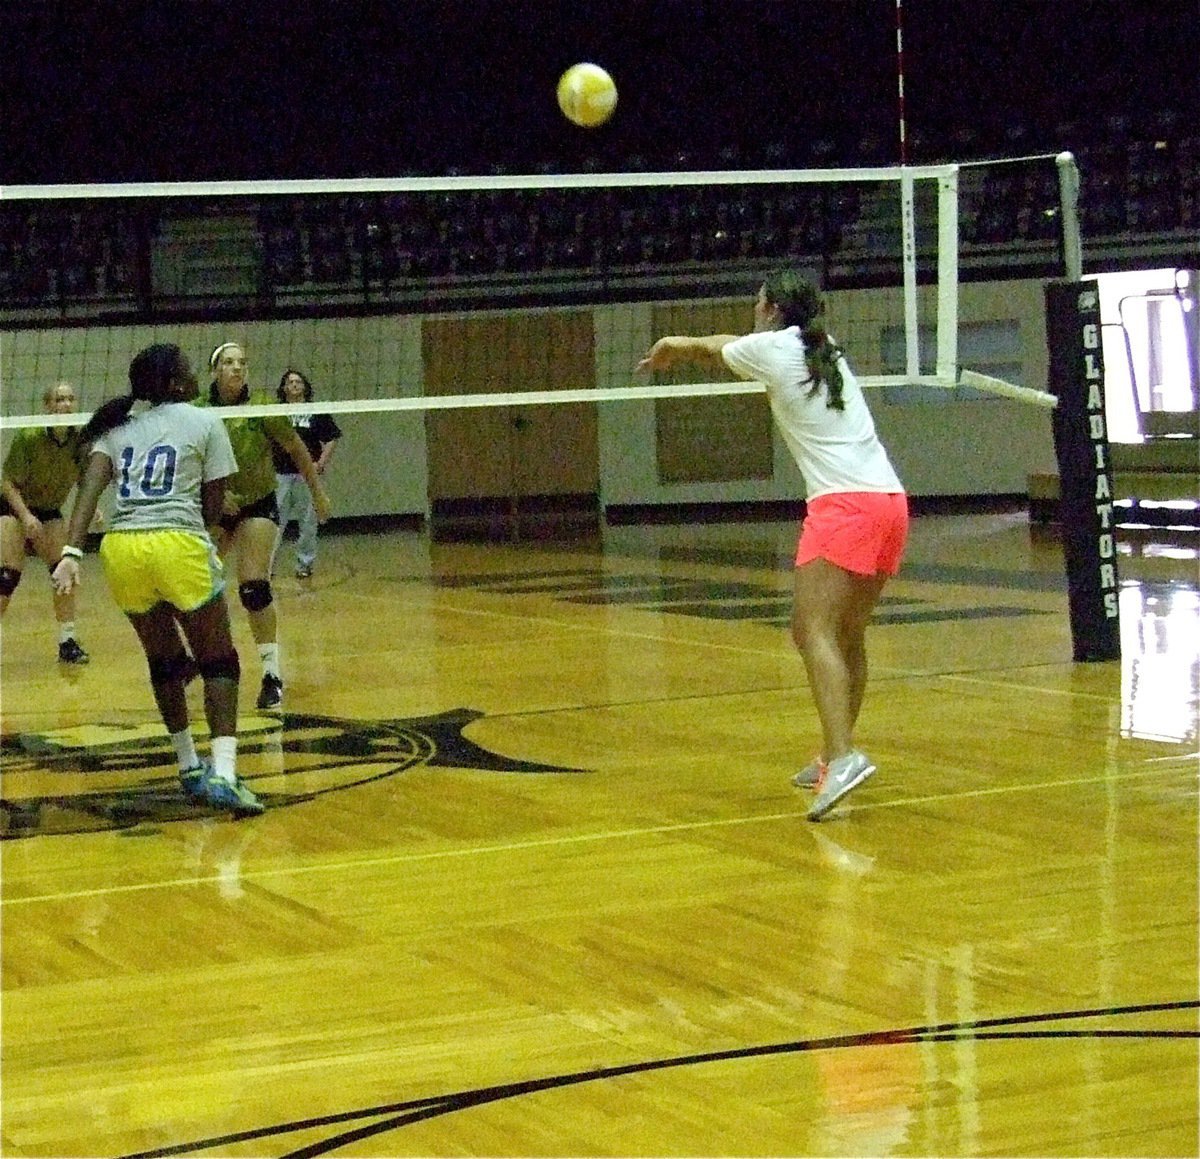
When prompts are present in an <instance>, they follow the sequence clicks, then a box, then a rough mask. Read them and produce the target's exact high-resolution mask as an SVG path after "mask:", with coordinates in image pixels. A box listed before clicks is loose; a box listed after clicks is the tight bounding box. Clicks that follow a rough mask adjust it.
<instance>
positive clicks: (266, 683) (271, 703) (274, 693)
mask: <svg viewBox="0 0 1200 1159" xmlns="http://www.w3.org/2000/svg"><path fill="white" fill-rule="evenodd" d="M281 704H283V681H282V680H280V679H279V677H278V676H276V675H274V674H273V673H271V672H264V673H263V678H262V688H260V689H259V691H258V701H257V702H256V707H257V708H278V707H279V706H280V705H281Z"/></svg>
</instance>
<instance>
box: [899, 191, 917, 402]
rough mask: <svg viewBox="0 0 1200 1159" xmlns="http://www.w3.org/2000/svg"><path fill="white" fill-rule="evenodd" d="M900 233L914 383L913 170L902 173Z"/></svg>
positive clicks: (908, 360) (907, 359) (907, 365)
mask: <svg viewBox="0 0 1200 1159" xmlns="http://www.w3.org/2000/svg"><path fill="white" fill-rule="evenodd" d="M900 233H901V239H902V240H901V246H902V252H903V259H904V372H905V373H906V374H907V375H908V376H909V377H910V378H913V379H916V378H918V377H919V376H920V374H921V346H920V333H919V331H918V328H917V327H918V316H917V223H916V206H915V199H914V196H913V174H912V170H911V169H908V168H904V169H902V170H901V172H900Z"/></svg>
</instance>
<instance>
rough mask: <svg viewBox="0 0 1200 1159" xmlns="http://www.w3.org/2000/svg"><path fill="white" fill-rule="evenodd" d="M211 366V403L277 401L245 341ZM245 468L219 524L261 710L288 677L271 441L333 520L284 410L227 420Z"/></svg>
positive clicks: (223, 349)
mask: <svg viewBox="0 0 1200 1159" xmlns="http://www.w3.org/2000/svg"><path fill="white" fill-rule="evenodd" d="M208 364H209V369H210V370H211V371H212V373H213V381H212V384H211V386H210V387H209V392H208V401H209V403H210V405H212V406H239V405H245V404H247V403H273V402H275V401H277V400H276V399H274V398H272V397H271V396H270V395H267V394H266V393H263V394H261V395H251V393H250V387H249V381H248V377H247V361H246V350H245V347H243V346H242V345H241V344H240V343H238V342H223V343H222V344H221V345H220V346H218V347H217V348H216V350H214V351H213V352H212V356H211V357H210V358H209V363H208ZM225 428H226V430H228V432H229V441H230V442H231V443H232V444H233V453H234V455H235V456H236V458H237V464H238V470H237V474H236V475H234V476H233V478H231V479H230V480H229V482H228V485H227V486H226V489H225V515H224V517H223V518H222V520H221V525H220V527H218V528H216V529H215V538H216V544H217V551H218V552H219V553H220V556H221V558H222V559H223V560H224V561H225V563H226V564H227V565H228V564H229V562H230V559H231V558H232V557H234V556H236V575H237V580H238V598H239V599H240V600H241V602H242V606H243V607H244V608H245V609H246V614H247V616H248V618H249V621H250V631H251V632H252V633H253V635H254V640H255V643H256V644H257V645H258V655H259V658H260V659H261V661H262V666H263V676H262V686H261V689H260V690H259V694H258V701H257V706H258V707H259V708H271V709H277V708H280V707H281V706H282V704H283V677H282V675H281V674H280V665H279V638H278V631H279V628H278V619H277V616H276V613H275V604H274V599H275V597H274V593H273V592H272V590H271V556H272V555H273V554H274V550H275V536H276V534H277V532H278V530H279V508H278V506H277V504H276V501H275V464H274V459H273V456H272V447H273V446H278V447H279V448H280V449H281V450H283V451H284V452H285V453H286V454H287V455H288V456H289V457H290V458H291V460H292V462H293V463H295V464H296V470H297V471H299V472H300V474H301V475H303V476H304V479H305V482H307V483H308V485H309V488H310V489H311V490H312V496H313V506H314V507H315V508H316V512H317V519H318V520H319V521H320V522H322V523H324V522H325V520H326V519H328V518H329V509H330V508H329V497H328V496H327V495H326V494H325V488H324V487H323V486H322V485H321V477H320V476H319V475H318V474H317V469H316V467H315V466H314V464H313V461H312V456H311V455H310V454H309V453H308V449H307V448H306V447H305V445H304V442H303V440H302V439H301V438H300V436H299V435H298V434H297V433H296V431H295V429H294V428H293V427H292V424H291V421H290V420H289V419H288V418H287V417H286V416H284V415H275V416H272V417H268V418H242V417H240V416H235V417H231V418H228V419H226V420H225Z"/></svg>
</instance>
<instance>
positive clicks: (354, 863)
mask: <svg viewBox="0 0 1200 1159" xmlns="http://www.w3.org/2000/svg"><path fill="white" fill-rule="evenodd" d="M1178 759H1180V760H1186V759H1188V758H1187V757H1186V756H1185V757H1180V758H1178ZM1154 763H1155V764H1161V763H1162V758H1154ZM1110 775H1111V774H1109V773H1099V774H1094V775H1091V776H1086V777H1069V778H1064V779H1060V780H1055V781H1039V782H1036V783H1035V784H1033V785H1030V784H1029V783H1027V782H1023V783H1021V784H1016V785H991V786H987V787H982V788H978V789H969V790H964V791H960V792H954V793H930V794H926V795H924V796H921V797H899V798H897V799H895V800H892V801H880V802H875V803H873V804H867V805H852V806H847V807H846V810H845V811H847V812H861V813H869V812H874V811H875V810H878V809H896V808H902V807H905V808H907V807H911V806H914V805H916V806H920V805H927V804H930V803H933V802H938V801H955V800H962V801H968V800H971V799H973V798H981V797H992V796H999V795H1001V794H1005V793H1024V792H1028V791H1029V790H1030V789H1031V788H1036V789H1042V790H1045V789H1057V788H1070V787H1074V786H1078V785H1089V784H1098V783H1102V782H1104V781H1106V780H1108V778H1109V776H1110ZM1162 775H1164V770H1162V769H1157V768H1156V769H1144V770H1136V769H1135V770H1127V771H1125V772H1123V773H1122V776H1123V777H1124V778H1125V779H1126V780H1129V779H1137V780H1141V779H1149V778H1154V777H1158V776H1162ZM803 819H804V810H803V809H795V810H792V811H789V812H784V813H763V814H757V815H754V816H748V817H722V818H711V819H709V820H704V821H686V822H684V821H681V822H678V823H673V824H669V825H649V826H645V827H642V828H636V829H613V830H606V831H604V832H600V833H576V834H571V835H562V836H559V837H545V838H538V839H536V840H531V841H512V842H504V843H501V844H489V845H477V846H472V847H470V848H458V849H440V850H428V851H423V852H406V853H398V854H389V855H386V856H377V857H366V858H354V859H348V860H342V861H329V862H323V863H321V864H319V865H293V866H283V867H279V868H275V869H259V870H243V871H242V872H241V874H240V877H241V879H242V880H243V881H244V882H253V881H264V880H270V879H274V878H286V877H300V876H304V875H307V874H313V873H321V872H329V873H339V872H343V871H347V870H353V869H368V868H371V867H374V866H385V865H403V864H405V863H410V864H411V863H415V862H422V861H443V860H450V859H452V858H465V857H485V856H491V855H494V854H502V853H519V852H524V851H526V850H534V849H553V848H555V847H561V848H566V847H568V846H571V845H582V844H587V843H591V842H597V843H598V842H606V841H629V840H635V839H638V838H644V837H658V836H663V835H666V834H672V833H688V832H700V831H703V830H708V829H722V828H728V827H732V826H735V825H757V824H762V823H764V822H765V823H768V824H771V823H775V822H779V821H796V820H803ZM244 823H245V822H243V824H244ZM221 880H222V878H221V875H220V874H219V873H215V874H210V875H207V876H203V877H189V878H168V879H165V880H162V881H152V882H135V883H131V884H129V885H115V886H104V887H100V888H96V889H81V890H65V891H62V892H58V893H48V894H31V895H29V896H28V897H13V898H0V907H4V906H18V905H33V904H37V903H54V902H60V901H71V900H74V899H77V898H85V897H104V896H108V895H117V894H123V893H145V892H147V891H149V890H155V889H175V888H178V887H180V886H198V885H212V884H219V883H220V881H221Z"/></svg>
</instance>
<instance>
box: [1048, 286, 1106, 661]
mask: <svg viewBox="0 0 1200 1159" xmlns="http://www.w3.org/2000/svg"><path fill="white" fill-rule="evenodd" d="M1045 294H1046V343H1047V346H1048V347H1049V355H1050V392H1051V393H1052V394H1053V395H1054V396H1055V397H1056V398H1057V399H1058V405H1057V406H1056V407H1055V408H1054V411H1053V417H1054V452H1055V458H1056V459H1057V461H1058V486H1059V500H1058V501H1059V511H1060V516H1059V521H1060V523H1061V524H1062V534H1063V554H1064V559H1065V563H1066V570H1067V597H1068V605H1069V610H1070V619H1071V643H1072V650H1073V654H1074V659H1075V660H1083V661H1092V660H1119V659H1120V658H1121V626H1120V608H1119V596H1118V593H1119V586H1118V584H1119V578H1118V575H1117V553H1116V528H1115V526H1114V512H1113V486H1112V461H1111V458H1110V454H1109V444H1108V432H1107V429H1106V426H1105V421H1104V350H1103V345H1102V343H1101V340H1100V294H1099V291H1098V290H1097V288H1096V284H1095V282H1081V281H1072V282H1050V283H1048V284H1047V285H1046V287H1045Z"/></svg>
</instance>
